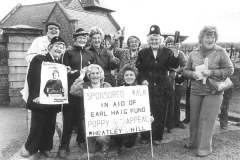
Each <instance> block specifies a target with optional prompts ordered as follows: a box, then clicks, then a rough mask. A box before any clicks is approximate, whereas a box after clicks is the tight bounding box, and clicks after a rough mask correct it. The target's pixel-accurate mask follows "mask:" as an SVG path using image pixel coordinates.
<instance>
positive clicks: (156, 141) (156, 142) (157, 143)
mask: <svg viewBox="0 0 240 160" xmlns="http://www.w3.org/2000/svg"><path fill="white" fill-rule="evenodd" d="M153 144H154V145H159V144H161V141H159V140H153Z"/></svg>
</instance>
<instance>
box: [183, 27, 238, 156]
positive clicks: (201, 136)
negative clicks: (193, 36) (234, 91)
mask: <svg viewBox="0 0 240 160" xmlns="http://www.w3.org/2000/svg"><path fill="white" fill-rule="evenodd" d="M198 38H199V43H200V44H201V45H200V47H199V48H197V49H195V50H193V52H192V53H191V54H190V56H189V58H188V62H187V65H186V68H185V70H184V72H183V73H184V76H185V77H187V78H189V79H191V96H190V138H189V142H188V144H186V145H184V147H185V148H187V149H195V148H197V156H200V157H205V156H208V155H209V154H210V153H211V152H212V134H213V130H214V124H215V121H216V119H217V116H218V113H219V110H220V105H221V102H222V99H223V91H220V92H213V91H214V88H213V87H211V84H210V81H209V80H207V82H206V83H203V81H201V80H198V79H199V75H201V76H204V77H206V78H208V79H209V78H218V79H225V78H227V77H229V76H231V75H232V74H233V64H232V62H231V60H230V58H229V56H228V54H227V52H226V50H225V49H223V48H222V47H220V46H218V45H216V41H217V40H218V32H217V28H216V27H215V26H205V27H204V28H203V29H202V30H201V31H200V34H199V36H198ZM206 58H207V59H208V62H209V63H208V69H207V70H206V71H203V72H201V73H198V72H197V71H196V67H197V66H199V65H202V64H203V63H204V61H205V59H206Z"/></svg>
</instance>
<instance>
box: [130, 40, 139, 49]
mask: <svg viewBox="0 0 240 160" xmlns="http://www.w3.org/2000/svg"><path fill="white" fill-rule="evenodd" d="M129 46H130V49H131V50H137V49H138V46H139V40H138V39H136V38H131V39H130V40H129Z"/></svg>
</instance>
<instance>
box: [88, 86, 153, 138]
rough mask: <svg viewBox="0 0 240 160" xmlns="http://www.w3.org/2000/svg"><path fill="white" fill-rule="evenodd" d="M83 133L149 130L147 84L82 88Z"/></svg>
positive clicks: (109, 133)
mask: <svg viewBox="0 0 240 160" xmlns="http://www.w3.org/2000/svg"><path fill="white" fill-rule="evenodd" d="M84 108H85V125H86V136H87V137H92V136H102V135H116V134H126V133H134V132H142V131H149V130H151V122H150V105H149V93H148V87H147V86H132V87H113V88H99V89H84Z"/></svg>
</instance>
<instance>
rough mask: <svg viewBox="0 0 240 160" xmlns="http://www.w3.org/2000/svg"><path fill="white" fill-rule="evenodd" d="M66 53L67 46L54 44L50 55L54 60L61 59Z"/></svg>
mask: <svg viewBox="0 0 240 160" xmlns="http://www.w3.org/2000/svg"><path fill="white" fill-rule="evenodd" d="M64 52H65V45H64V44H63V43H54V44H53V45H52V48H51V50H50V54H51V55H52V56H53V57H54V58H58V59H59V58H60V57H61V55H62V54H63V53H64Z"/></svg>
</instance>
